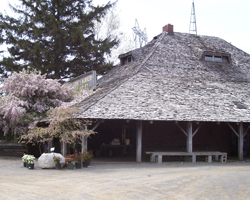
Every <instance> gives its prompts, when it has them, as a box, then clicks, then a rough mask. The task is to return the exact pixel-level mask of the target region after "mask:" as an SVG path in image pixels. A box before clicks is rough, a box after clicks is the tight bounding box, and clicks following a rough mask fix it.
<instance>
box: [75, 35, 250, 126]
mask: <svg viewBox="0 0 250 200" xmlns="http://www.w3.org/2000/svg"><path fill="white" fill-rule="evenodd" d="M207 54H211V55H219V56H221V57H223V58H226V62H225V61H223V62H215V61H205V59H204V58H205V55H207ZM128 55H131V56H133V58H134V60H133V62H129V63H127V64H125V65H119V66H117V67H115V68H114V69H113V70H111V71H110V72H109V73H108V74H106V75H105V76H104V77H103V78H101V79H100V80H99V81H98V83H99V86H98V87H97V89H96V91H95V93H94V94H93V95H91V96H89V97H88V98H87V99H85V100H84V101H83V102H81V103H79V104H77V105H76V106H77V107H79V108H80V109H81V111H82V113H81V114H80V115H79V116H78V117H81V118H93V119H131V120H132V119H135V120H164V121H213V122H250V90H249V88H250V55H249V54H247V53H245V52H243V51H242V50H240V49H238V48H236V47H235V46H233V45H231V44H230V43H228V42H226V41H225V40H222V39H220V38H217V37H210V36H196V35H192V34H186V33H176V32H175V33H174V35H168V34H167V32H163V33H161V34H160V35H158V36H156V37H155V38H154V39H153V40H152V41H151V42H150V43H149V44H147V45H146V46H144V47H142V48H140V49H136V50H134V51H131V52H128V53H127V54H124V55H121V56H120V58H121V57H123V56H128Z"/></svg>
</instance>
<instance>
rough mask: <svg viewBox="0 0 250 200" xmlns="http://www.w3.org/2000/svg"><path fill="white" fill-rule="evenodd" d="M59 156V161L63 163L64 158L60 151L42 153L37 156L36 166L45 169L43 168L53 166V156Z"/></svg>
mask: <svg viewBox="0 0 250 200" xmlns="http://www.w3.org/2000/svg"><path fill="white" fill-rule="evenodd" d="M54 156H56V157H59V158H60V163H61V164H64V163H65V159H64V157H63V156H62V154H60V153H43V154H42V155H41V156H40V157H39V158H38V166H39V167H41V168H43V169H45V168H55V162H54V159H53V157H54Z"/></svg>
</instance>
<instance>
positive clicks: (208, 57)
mask: <svg viewBox="0 0 250 200" xmlns="http://www.w3.org/2000/svg"><path fill="white" fill-rule="evenodd" d="M205 61H215V62H222V57H221V56H214V55H205Z"/></svg>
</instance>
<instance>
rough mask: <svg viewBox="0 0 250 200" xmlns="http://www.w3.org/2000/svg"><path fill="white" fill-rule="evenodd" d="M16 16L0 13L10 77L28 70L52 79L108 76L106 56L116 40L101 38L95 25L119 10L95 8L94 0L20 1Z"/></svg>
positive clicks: (0, 37) (3, 63)
mask: <svg viewBox="0 0 250 200" xmlns="http://www.w3.org/2000/svg"><path fill="white" fill-rule="evenodd" d="M20 1H21V6H19V7H18V6H11V5H10V7H11V8H12V10H13V11H14V12H15V13H16V14H17V15H15V17H11V16H8V15H3V14H0V33H1V35H0V44H7V45H9V48H8V52H9V55H8V56H6V55H5V57H3V59H2V60H1V61H0V64H1V71H0V73H2V74H4V75H5V76H6V75H7V74H9V73H10V72H13V71H16V72H18V71H21V70H22V69H23V68H25V69H29V70H38V71H41V72H42V74H47V76H48V77H50V78H57V79H66V78H71V77H75V76H78V75H80V74H83V73H85V72H88V71H90V70H96V71H97V72H98V73H105V72H106V71H108V70H109V68H110V67H112V63H105V59H104V56H105V55H108V54H110V51H111V49H112V48H114V47H115V46H116V45H118V39H117V38H111V37H108V38H105V39H97V38H96V37H95V31H94V24H95V22H96V21H100V20H101V19H102V18H103V16H105V14H106V13H107V11H108V10H109V9H110V8H111V7H112V6H113V5H114V4H112V3H108V4H106V5H104V6H93V4H92V0H20Z"/></svg>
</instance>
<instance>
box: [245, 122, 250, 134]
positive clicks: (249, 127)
mask: <svg viewBox="0 0 250 200" xmlns="http://www.w3.org/2000/svg"><path fill="white" fill-rule="evenodd" d="M249 129H250V125H249V126H248V127H247V129H246V130H245V133H244V137H245V136H246V135H247V132H248V130H249Z"/></svg>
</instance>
